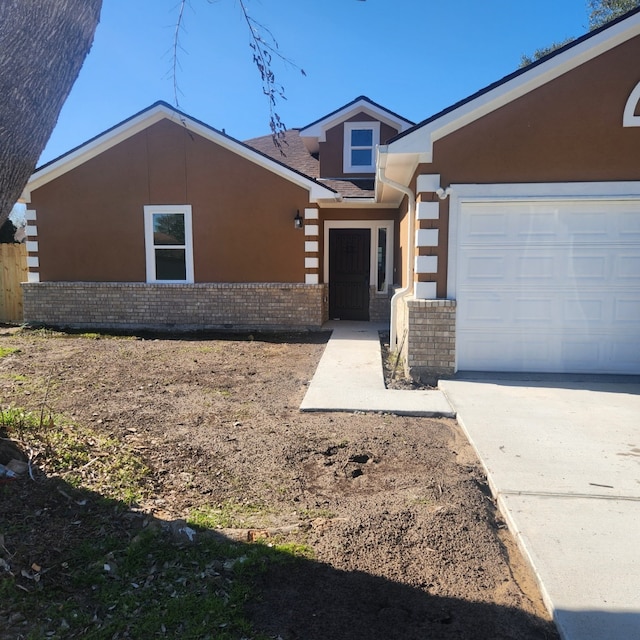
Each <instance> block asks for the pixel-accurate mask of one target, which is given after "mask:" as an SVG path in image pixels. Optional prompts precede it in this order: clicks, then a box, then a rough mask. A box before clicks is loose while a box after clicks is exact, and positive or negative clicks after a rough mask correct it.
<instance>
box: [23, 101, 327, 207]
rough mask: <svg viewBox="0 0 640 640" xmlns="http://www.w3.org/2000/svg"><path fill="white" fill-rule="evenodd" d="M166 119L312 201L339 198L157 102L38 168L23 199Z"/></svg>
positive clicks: (301, 176)
mask: <svg viewBox="0 0 640 640" xmlns="http://www.w3.org/2000/svg"><path fill="white" fill-rule="evenodd" d="M165 119H166V120H170V121H171V122H175V123H176V124H178V125H180V126H181V127H185V128H186V130H187V131H189V132H190V133H192V134H193V133H195V134H197V135H199V136H202V137H203V138H205V139H206V140H209V141H211V142H214V143H215V144H217V145H219V146H221V147H223V148H224V149H227V150H229V151H232V152H233V153H236V154H237V155H239V156H241V157H243V158H245V159H247V160H250V161H251V162H253V163H254V164H256V165H258V166H260V167H262V168H264V169H267V170H268V171H271V172H272V173H274V174H276V175H278V176H280V177H282V178H285V179H286V180H288V181H289V182H292V183H293V184H296V185H298V186H300V187H302V188H304V189H307V190H308V192H309V202H316V201H317V200H319V199H323V198H328V199H334V200H335V199H339V196H338V194H337V193H334V192H333V191H331V190H330V189H328V188H326V187H324V186H323V185H321V184H319V183H317V182H315V181H314V180H312V179H311V178H307V177H306V176H303V175H302V174H300V173H297V172H295V171H293V170H292V169H290V168H289V167H286V166H284V165H282V164H280V163H277V162H276V161H274V160H272V159H271V158H268V157H267V156H264V155H262V154H260V153H258V152H257V151H255V150H254V149H251V148H250V147H247V146H246V145H244V144H242V143H241V142H239V141H237V140H234V139H233V138H230V137H229V136H227V135H224V134H222V133H220V132H219V131H216V130H215V129H212V128H210V127H208V126H206V125H204V124H202V123H201V122H198V121H197V120H193V119H192V118H190V117H188V116H186V115H182V114H180V113H179V112H177V111H175V110H173V109H172V108H171V107H169V105H166V104H157V105H155V106H153V107H151V108H150V109H147V110H146V111H143V112H142V113H139V114H138V115H137V116H135V117H133V118H131V119H129V120H126V121H125V122H122V123H121V124H119V125H116V126H115V127H114V128H113V129H111V130H110V131H107V132H106V133H103V134H102V135H99V136H98V137H97V138H95V139H94V140H91V141H89V142H87V143H85V144H83V145H82V146H81V147H78V148H77V149H76V150H74V151H71V152H69V153H67V154H66V155H64V156H62V157H61V158H59V159H58V160H55V161H54V162H52V163H51V164H48V165H46V166H44V167H42V168H41V169H38V170H36V171H35V172H34V173H33V175H32V176H31V178H30V180H29V182H28V183H27V186H26V187H25V189H24V192H23V194H22V198H24V200H25V201H26V202H31V193H32V192H33V191H35V190H36V189H38V188H40V187H42V186H43V185H45V184H47V183H48V182H51V180H54V179H55V178H58V177H59V176H61V175H63V174H65V173H67V172H68V171H71V170H72V169H75V168H76V167H78V166H80V165H81V164H84V163H85V162H87V161H88V160H91V158H95V157H96V156H97V155H99V154H101V153H103V152H104V151H107V150H108V149H111V148H112V147H114V146H116V145H117V144H119V143H121V142H123V141H124V140H127V139H128V138H131V137H132V136H134V135H135V134H137V133H140V132H141V131H144V130H145V129H147V128H149V127H150V126H152V125H154V124H156V123H157V122H160V121H161V120H165Z"/></svg>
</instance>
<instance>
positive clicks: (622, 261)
mask: <svg viewBox="0 0 640 640" xmlns="http://www.w3.org/2000/svg"><path fill="white" fill-rule="evenodd" d="M614 275H615V277H616V278H617V279H620V278H624V279H625V280H627V279H628V280H635V281H636V283H637V284H638V286H640V255H631V254H627V253H621V254H620V255H619V256H618V257H617V259H616V261H615V267H614Z"/></svg>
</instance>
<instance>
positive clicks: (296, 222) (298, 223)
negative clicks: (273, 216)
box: [293, 210, 303, 229]
mask: <svg viewBox="0 0 640 640" xmlns="http://www.w3.org/2000/svg"><path fill="white" fill-rule="evenodd" d="M302 223H303V220H302V218H301V217H300V210H298V211H296V217H295V218H294V219H293V226H294V228H295V229H302Z"/></svg>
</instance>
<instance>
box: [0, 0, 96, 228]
mask: <svg viewBox="0 0 640 640" xmlns="http://www.w3.org/2000/svg"><path fill="white" fill-rule="evenodd" d="M101 8H102V0H0V226H2V223H3V221H4V220H5V219H6V218H7V216H8V215H9V213H10V212H11V209H12V207H13V205H14V204H15V203H16V201H17V200H18V198H19V197H20V194H21V193H22V190H23V189H24V186H25V184H26V183H27V180H28V179H29V177H30V176H31V174H32V173H33V170H34V168H35V165H36V162H37V161H38V158H39V157H40V154H41V153H42V150H43V149H44V147H45V145H46V144H47V141H48V140H49V136H50V135H51V132H52V131H53V128H54V127H55V125H56V122H57V120H58V116H59V114H60V109H61V108H62V105H63V104H64V101H65V100H66V98H67V96H68V95H69V92H70V91H71V87H72V86H73V83H74V82H75V80H76V78H77V77H78V73H79V72H80V68H81V67H82V63H83V62H84V59H85V58H86V56H87V54H88V53H89V50H90V49H91V43H92V42H93V36H94V33H95V30H96V27H97V26H98V21H99V19H100V9H101Z"/></svg>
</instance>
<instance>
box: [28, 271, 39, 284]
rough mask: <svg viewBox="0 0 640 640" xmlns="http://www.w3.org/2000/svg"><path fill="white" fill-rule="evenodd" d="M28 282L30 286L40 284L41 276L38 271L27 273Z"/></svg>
mask: <svg viewBox="0 0 640 640" xmlns="http://www.w3.org/2000/svg"><path fill="white" fill-rule="evenodd" d="M27 282H28V283H29V284H32V283H36V282H40V274H39V273H38V272H37V271H29V273H27Z"/></svg>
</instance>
